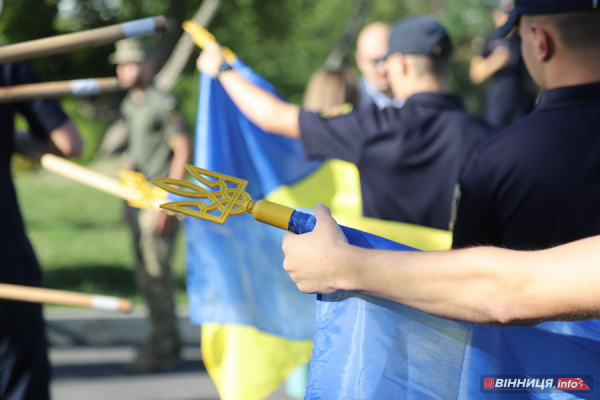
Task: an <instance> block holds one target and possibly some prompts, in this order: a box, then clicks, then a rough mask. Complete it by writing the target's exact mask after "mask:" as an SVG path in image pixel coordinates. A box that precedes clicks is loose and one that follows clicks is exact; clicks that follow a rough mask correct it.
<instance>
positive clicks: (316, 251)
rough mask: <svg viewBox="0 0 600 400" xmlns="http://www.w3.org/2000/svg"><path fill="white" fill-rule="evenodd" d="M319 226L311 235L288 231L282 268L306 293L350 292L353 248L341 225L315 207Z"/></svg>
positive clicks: (326, 210)
mask: <svg viewBox="0 0 600 400" xmlns="http://www.w3.org/2000/svg"><path fill="white" fill-rule="evenodd" d="M315 217H316V219H317V225H316V226H315V229H314V230H313V231H312V232H310V233H305V234H303V235H297V234H295V233H291V232H288V233H287V234H286V235H285V237H284V238H283V244H282V248H283V252H284V253H285V260H284V262H283V268H284V269H285V270H286V271H287V272H288V274H290V277H291V278H292V279H293V281H294V282H296V285H297V286H298V289H300V290H301V291H303V292H305V293H323V294H330V293H335V292H337V291H339V290H345V289H348V284H347V281H348V279H349V278H351V277H352V275H353V273H354V272H355V271H354V270H353V266H352V262H351V261H352V253H353V252H352V249H354V247H352V246H350V245H349V244H348V241H347V240H346V237H345V236H344V233H343V232H342V230H341V229H340V227H339V225H338V224H337V223H336V222H335V220H334V219H333V218H332V217H331V212H330V211H329V209H328V208H327V207H325V206H323V205H318V206H317V207H315Z"/></svg>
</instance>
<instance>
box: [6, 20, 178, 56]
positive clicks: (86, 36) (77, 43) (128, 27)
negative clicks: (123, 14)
mask: <svg viewBox="0 0 600 400" xmlns="http://www.w3.org/2000/svg"><path fill="white" fill-rule="evenodd" d="M166 30H167V21H166V19H165V17H163V16H157V17H152V18H144V19H138V20H134V21H129V22H125V23H122V24H116V25H111V26H106V27H103V28H96V29H90V30H87V31H83V32H74V33H67V34H64V35H57V36H52V37H48V38H43V39H37V40H31V41H28V42H23V43H16V44H12V45H8V46H2V47H0V64H8V63H14V62H18V61H25V60H31V59H34V58H42V57H47V56H52V55H55V54H62V53H68V52H71V51H75V50H81V49H86V48H91V47H98V46H102V45H106V44H110V43H114V42H116V41H118V40H121V39H127V38H132V37H138V36H148V35H154V34H157V33H161V32H165V31H166Z"/></svg>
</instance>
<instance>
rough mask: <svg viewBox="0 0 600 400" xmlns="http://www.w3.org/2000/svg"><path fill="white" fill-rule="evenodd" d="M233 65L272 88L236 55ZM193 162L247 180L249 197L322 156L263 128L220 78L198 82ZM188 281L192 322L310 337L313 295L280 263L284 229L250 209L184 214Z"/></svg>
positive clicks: (310, 167) (299, 174)
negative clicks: (223, 215)
mask: <svg viewBox="0 0 600 400" xmlns="http://www.w3.org/2000/svg"><path fill="white" fill-rule="evenodd" d="M233 67H234V68H235V69H236V70H237V71H238V72H239V73H240V74H241V75H242V76H243V77H244V78H245V79H247V80H249V81H251V82H254V83H256V84H257V85H259V86H261V87H262V88H264V89H266V90H268V91H270V92H272V93H274V92H275V91H274V89H273V88H272V87H271V85H270V84H269V83H268V82H266V81H265V80H264V79H262V78H261V77H260V76H258V75H257V74H255V73H254V72H253V71H252V70H251V69H250V68H248V67H247V66H245V65H244V64H243V63H242V62H241V61H239V60H236V61H235V62H234V63H233ZM200 87H201V90H200V100H199V105H198V122H197V126H196V135H197V136H196V143H195V154H196V159H195V165H196V166H199V167H202V168H206V169H209V170H211V171H215V172H219V173H223V174H226V175H231V176H235V177H237V178H242V179H245V180H248V181H249V182H251V183H252V184H251V185H249V186H248V187H247V188H246V191H247V192H248V193H250V195H251V196H252V197H253V198H254V199H260V198H263V197H265V196H266V195H267V194H268V193H270V192H271V191H273V190H274V189H276V188H278V187H279V186H281V185H286V184H292V183H294V182H296V181H298V180H300V179H302V178H303V177H305V176H306V175H308V174H310V173H311V172H313V171H314V170H315V169H316V168H318V167H319V166H320V164H321V162H319V161H311V160H308V159H307V158H306V156H305V154H304V151H303V149H302V147H301V144H300V143H299V142H298V141H297V140H291V139H287V138H284V137H279V136H276V135H271V134H268V133H265V132H264V131H262V130H261V129H259V128H258V127H256V126H255V125H254V124H252V123H251V122H250V121H249V120H248V119H247V118H246V117H245V116H244V115H243V114H242V113H241V112H240V111H239V110H238V109H237V107H236V106H235V105H234V103H233V102H232V100H231V99H230V98H229V96H228V95H227V93H226V92H225V90H224V89H223V87H222V86H221V84H220V83H219V82H218V81H216V80H213V79H211V78H210V77H209V76H207V75H204V74H203V75H202V77H201V82H200ZM185 225H186V238H187V251H188V254H187V260H188V261H187V263H188V272H187V289H188V299H189V304H190V317H191V320H192V322H194V323H196V324H199V325H202V324H204V323H220V324H241V325H251V326H254V327H256V328H258V329H259V330H261V331H263V332H267V333H271V334H275V335H279V336H283V337H286V338H290V339H300V340H302V339H312V336H313V329H314V310H315V303H314V296H310V295H306V294H303V293H301V292H300V291H299V290H298V289H297V288H296V286H295V285H294V283H293V282H292V280H291V279H290V278H289V276H288V275H287V274H286V272H285V271H284V270H283V268H281V265H282V264H283V253H282V251H281V240H282V237H283V234H284V232H282V231H280V230H278V229H276V228H273V227H270V226H267V225H264V224H260V223H257V222H256V221H254V220H253V219H252V217H251V216H249V215H241V216H236V217H235V218H229V219H228V220H227V221H226V222H225V224H224V225H216V224H213V223H208V222H206V221H201V220H198V219H195V218H186V223H185Z"/></svg>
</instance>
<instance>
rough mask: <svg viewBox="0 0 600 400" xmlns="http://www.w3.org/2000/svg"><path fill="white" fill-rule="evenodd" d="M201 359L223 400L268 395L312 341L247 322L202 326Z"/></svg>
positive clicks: (305, 356)
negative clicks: (296, 338)
mask: <svg viewBox="0 0 600 400" xmlns="http://www.w3.org/2000/svg"><path fill="white" fill-rule="evenodd" d="M201 343H202V359H203V361H204V365H205V366H206V370H207V371H208V373H209V374H210V377H211V378H212V380H213V382H214V384H215V386H216V387H217V390H218V391H219V396H220V397H221V399H223V400H262V399H265V398H267V397H268V396H269V395H270V394H271V393H273V391H275V389H277V387H278V386H279V385H280V384H281V382H282V381H283V380H284V379H285V378H286V377H287V376H288V374H289V373H290V372H292V371H293V370H294V369H295V368H296V367H297V366H298V365H301V364H304V363H307V362H308V361H309V359H310V353H311V350H312V340H290V339H284V338H282V337H280V336H277V335H270V334H268V333H265V332H261V331H259V330H258V329H256V328H255V327H252V326H246V325H229V324H227V325H219V324H214V323H210V324H205V325H202V337H201Z"/></svg>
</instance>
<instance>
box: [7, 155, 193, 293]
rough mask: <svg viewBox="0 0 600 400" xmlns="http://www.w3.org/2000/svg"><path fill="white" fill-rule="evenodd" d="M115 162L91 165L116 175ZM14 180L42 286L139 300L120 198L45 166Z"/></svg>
mask: <svg viewBox="0 0 600 400" xmlns="http://www.w3.org/2000/svg"><path fill="white" fill-rule="evenodd" d="M117 165H118V164H117V163H115V162H114V161H113V162H103V163H101V164H97V165H95V166H94V167H93V169H95V170H98V171H100V172H103V173H105V174H107V175H110V176H113V177H116V176H117V175H116V172H117V169H118V168H117ZM14 179H15V185H16V187H17V196H18V198H19V204H20V207H21V213H22V214H23V217H24V219H25V224H26V227H27V232H28V236H29V238H30V240H31V242H32V244H33V247H34V249H35V251H36V254H37V256H38V259H39V261H40V264H41V266H42V272H43V273H42V276H43V278H42V286H43V287H47V288H53V289H62V290H72V291H78V292H84V293H96V294H104V295H113V296H120V297H126V298H129V299H132V300H134V301H135V302H136V303H140V302H141V301H142V300H141V297H140V295H139V294H138V291H137V288H136V284H135V277H134V268H133V249H132V248H131V240H130V236H129V230H128V229H127V226H126V225H125V223H124V221H123V201H122V200H120V199H118V198H116V197H113V196H111V195H109V194H106V193H103V192H100V191H98V190H96V189H93V188H90V187H87V186H84V185H82V184H79V183H77V182H73V181H70V180H68V179H66V178H63V177H61V176H58V175H55V174H52V173H50V172H47V171H43V170H39V171H19V172H17V173H15V175H14ZM183 239H184V238H183V235H182V230H181V232H180V237H179V238H178V241H177V249H176V252H175V260H174V264H173V273H174V276H175V280H176V285H177V293H176V299H177V303H178V304H185V303H186V302H187V297H186V294H185V254H184V253H185V248H184V247H185V243H184V240H183Z"/></svg>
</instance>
